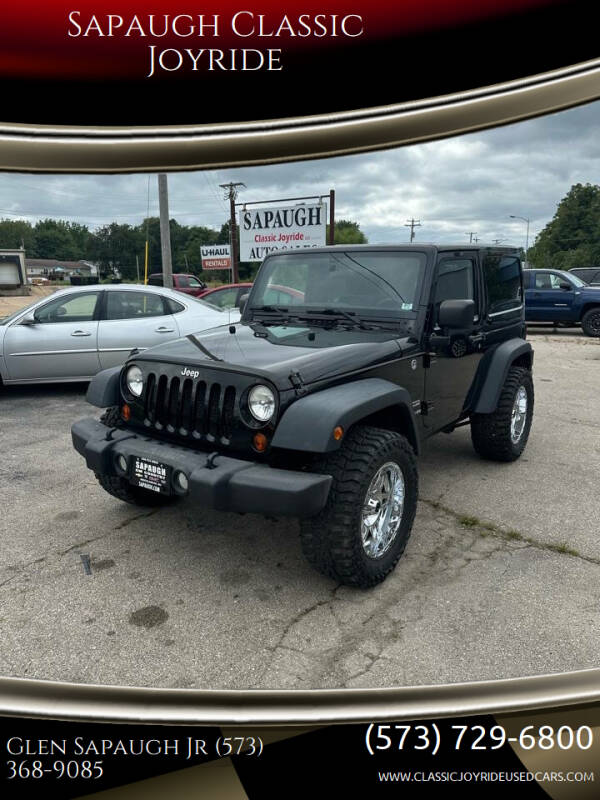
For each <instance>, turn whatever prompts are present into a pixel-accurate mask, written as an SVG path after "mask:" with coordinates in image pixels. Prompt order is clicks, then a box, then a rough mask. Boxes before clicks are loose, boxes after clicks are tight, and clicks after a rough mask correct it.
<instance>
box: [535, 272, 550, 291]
mask: <svg viewBox="0 0 600 800" xmlns="http://www.w3.org/2000/svg"><path fill="white" fill-rule="evenodd" d="M535 288H536V289H551V288H552V281H551V280H550V275H549V274H548V273H546V272H538V273H537V275H536V276H535Z"/></svg>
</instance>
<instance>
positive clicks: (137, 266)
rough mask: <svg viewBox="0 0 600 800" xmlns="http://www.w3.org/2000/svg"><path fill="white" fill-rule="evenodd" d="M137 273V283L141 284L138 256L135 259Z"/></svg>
mask: <svg viewBox="0 0 600 800" xmlns="http://www.w3.org/2000/svg"><path fill="white" fill-rule="evenodd" d="M135 271H136V272H137V282H138V283H139V282H140V257H139V256H138V255H137V254H136V257H135Z"/></svg>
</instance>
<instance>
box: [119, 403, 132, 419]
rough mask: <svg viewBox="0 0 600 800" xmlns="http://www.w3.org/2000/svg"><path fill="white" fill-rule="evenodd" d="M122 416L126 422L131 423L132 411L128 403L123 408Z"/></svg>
mask: <svg viewBox="0 0 600 800" xmlns="http://www.w3.org/2000/svg"><path fill="white" fill-rule="evenodd" d="M121 416H122V417H123V419H124V420H125V422H129V420H130V419H131V409H130V408H129V406H128V405H127V403H125V404H124V405H123V406H122V408H121Z"/></svg>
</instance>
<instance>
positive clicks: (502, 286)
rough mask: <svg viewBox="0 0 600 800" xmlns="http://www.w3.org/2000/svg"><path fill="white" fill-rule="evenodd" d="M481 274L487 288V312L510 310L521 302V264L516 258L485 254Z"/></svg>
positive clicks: (496, 312) (495, 312)
mask: <svg viewBox="0 0 600 800" xmlns="http://www.w3.org/2000/svg"><path fill="white" fill-rule="evenodd" d="M483 275H484V280H485V285H486V289H487V297H488V314H498V313H500V312H502V311H510V310H511V309H513V308H519V306H521V305H522V304H523V286H522V281H521V264H520V261H519V259H518V258H516V257H515V256H492V255H490V256H486V258H484V260H483ZM536 280H537V275H536Z"/></svg>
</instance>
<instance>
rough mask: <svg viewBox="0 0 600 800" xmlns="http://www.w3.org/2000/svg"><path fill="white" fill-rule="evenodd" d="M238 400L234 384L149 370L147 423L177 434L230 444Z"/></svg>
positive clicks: (146, 390) (146, 407)
mask: <svg viewBox="0 0 600 800" xmlns="http://www.w3.org/2000/svg"><path fill="white" fill-rule="evenodd" d="M235 401H236V388H235V386H222V385H221V384H220V383H210V382H207V381H204V380H198V381H196V382H194V380H193V379H192V378H178V377H173V378H169V377H168V376H167V375H157V374H155V373H154V372H150V373H149V374H148V375H147V378H146V388H145V394H144V414H145V419H144V425H146V426H147V427H153V428H155V429H156V430H158V431H163V430H164V431H166V432H167V433H171V434H175V435H177V436H183V437H189V438H192V439H197V440H205V441H207V442H220V443H221V444H229V440H230V438H231V435H232V433H233V422H234V413H235Z"/></svg>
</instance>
